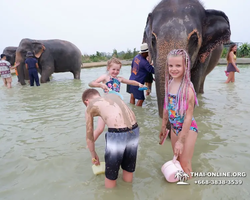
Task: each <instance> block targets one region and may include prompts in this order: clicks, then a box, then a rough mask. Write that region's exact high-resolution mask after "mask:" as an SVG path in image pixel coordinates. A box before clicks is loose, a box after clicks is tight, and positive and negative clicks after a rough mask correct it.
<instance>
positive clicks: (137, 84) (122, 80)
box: [119, 77, 146, 87]
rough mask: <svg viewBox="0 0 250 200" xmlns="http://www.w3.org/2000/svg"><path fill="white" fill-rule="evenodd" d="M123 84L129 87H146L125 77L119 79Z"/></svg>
mask: <svg viewBox="0 0 250 200" xmlns="http://www.w3.org/2000/svg"><path fill="white" fill-rule="evenodd" d="M119 79H120V81H121V83H126V84H128V85H134V86H139V87H146V86H145V85H142V84H141V83H139V82H137V81H134V80H128V79H125V78H123V77H119Z"/></svg>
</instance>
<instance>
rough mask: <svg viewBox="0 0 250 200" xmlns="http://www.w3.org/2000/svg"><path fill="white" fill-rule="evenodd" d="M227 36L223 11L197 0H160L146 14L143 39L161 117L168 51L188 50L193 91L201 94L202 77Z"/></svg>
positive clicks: (211, 66)
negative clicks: (151, 62)
mask: <svg viewBox="0 0 250 200" xmlns="http://www.w3.org/2000/svg"><path fill="white" fill-rule="evenodd" d="M230 36H231V30H230V24H229V19H228V17H227V16H226V14H225V13H224V12H222V11H217V10H205V9H204V7H203V6H202V5H201V4H200V2H199V1H198V0H162V1H161V2H160V3H159V4H158V5H157V6H156V7H155V8H154V9H153V11H152V12H151V13H149V14H148V18H147V22H146V26H145V29H144V35H143V41H142V42H146V43H147V44H148V47H149V53H150V56H151V57H152V59H153V62H154V66H155V83H156V94H157V103H158V112H159V115H160V117H162V114H163V112H162V111H163V104H164V95H165V80H167V83H168V79H169V73H168V69H167V68H166V58H167V55H168V53H169V52H170V51H171V50H172V49H185V50H186V51H187V53H188V54H189V57H190V63H191V66H190V68H191V81H192V82H193V84H194V88H195V91H196V93H197V94H198V93H203V92H204V89H203V87H204V81H205V78H206V76H207V75H208V74H209V73H210V72H211V71H212V70H213V69H214V67H215V66H216V64H217V63H218V61H219V58H220V55H221V52H222V47H223V43H224V42H227V41H229V40H230ZM165 77H166V78H165ZM166 92H167V91H166Z"/></svg>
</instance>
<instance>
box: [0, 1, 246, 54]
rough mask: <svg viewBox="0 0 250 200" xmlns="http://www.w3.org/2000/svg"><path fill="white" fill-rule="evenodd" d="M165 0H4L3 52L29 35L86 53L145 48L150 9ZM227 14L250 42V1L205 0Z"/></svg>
mask: <svg viewBox="0 0 250 200" xmlns="http://www.w3.org/2000/svg"><path fill="white" fill-rule="evenodd" d="M159 2H160V0H122V1H121V0H105V1H104V0H67V1H66V0H40V1H38V0H33V1H32V0H0V8H1V12H0V13H1V28H0V34H1V37H0V38H1V42H0V52H2V51H3V49H4V48H5V47H7V46H18V45H19V43H20V41H21V40H22V39H23V38H30V39H37V40H47V39H62V40H67V41H70V42H72V43H73V44H75V45H76V46H77V47H78V48H79V49H80V50H81V52H82V54H95V53H96V51H99V52H113V49H116V50H117V51H118V52H119V51H127V50H128V49H130V50H133V49H134V48H136V49H137V50H139V49H140V45H141V42H142V37H143V31H144V28H145V25H146V19H147V16H148V13H150V12H151V11H152V10H153V8H154V7H155V6H156V5H157V4H158V3H159ZM201 2H202V3H203V5H204V7H205V9H215V10H221V11H223V12H225V13H226V15H227V16H228V18H229V21H230V26H231V40H232V41H234V42H243V43H245V42H248V43H250V27H249V17H248V12H249V11H250V9H249V8H250V0H237V1H236V0H201Z"/></svg>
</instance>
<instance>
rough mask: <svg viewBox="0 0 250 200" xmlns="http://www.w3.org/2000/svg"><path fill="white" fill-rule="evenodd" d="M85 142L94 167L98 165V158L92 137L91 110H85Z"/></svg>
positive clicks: (92, 122) (92, 121)
mask: <svg viewBox="0 0 250 200" xmlns="http://www.w3.org/2000/svg"><path fill="white" fill-rule="evenodd" d="M85 116H86V141H87V146H88V148H89V151H90V153H91V156H92V163H93V164H95V165H100V161H99V157H98V155H97V154H96V152H95V142H94V135H93V126H94V120H93V116H92V114H91V109H89V108H88V109H87V112H86V115H85Z"/></svg>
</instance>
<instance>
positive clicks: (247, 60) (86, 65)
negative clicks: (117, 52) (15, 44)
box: [11, 58, 250, 74]
mask: <svg viewBox="0 0 250 200" xmlns="http://www.w3.org/2000/svg"><path fill="white" fill-rule="evenodd" d="M121 62H122V65H131V63H132V60H131V61H130V60H121ZM236 63H237V65H249V64H250V58H237V60H236ZM226 64H227V60H226V58H220V60H219V62H218V64H217V65H226ZM106 65H107V61H102V62H92V63H82V66H81V68H92V67H104V66H106ZM11 73H12V74H15V70H14V69H13V70H11Z"/></svg>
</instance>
